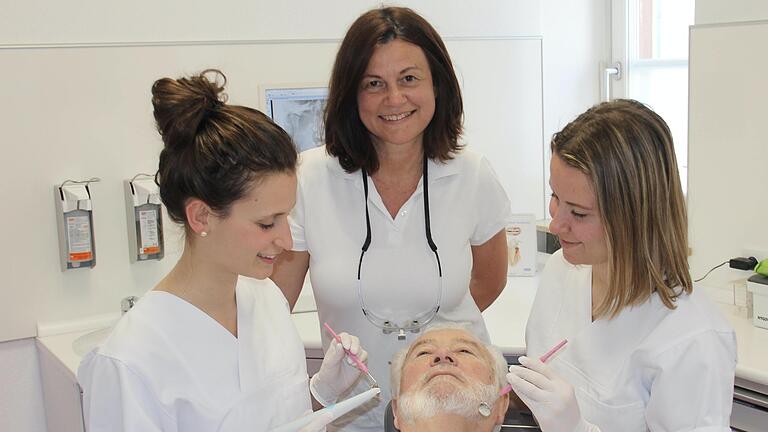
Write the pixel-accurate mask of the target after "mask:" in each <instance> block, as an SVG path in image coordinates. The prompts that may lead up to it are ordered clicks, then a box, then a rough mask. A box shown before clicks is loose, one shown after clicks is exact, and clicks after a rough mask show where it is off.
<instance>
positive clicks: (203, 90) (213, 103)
mask: <svg viewBox="0 0 768 432" xmlns="http://www.w3.org/2000/svg"><path fill="white" fill-rule="evenodd" d="M208 76H211V78H210V79H209V78H208ZM226 83H227V77H226V76H224V74H223V73H222V72H221V71H219V70H216V69H207V70H204V71H202V72H200V73H199V74H198V75H194V76H191V77H188V78H179V79H171V78H162V79H159V80H157V81H155V83H154V84H153V85H152V105H153V106H154V116H155V121H156V122H157V129H158V131H159V132H160V135H161V136H162V137H163V142H164V143H165V148H166V149H168V150H176V149H182V148H185V147H187V146H189V145H192V140H193V138H194V136H195V134H196V132H197V131H198V129H199V128H200V125H201V123H202V122H204V121H205V120H206V119H207V118H208V116H209V115H211V114H212V113H215V112H216V111H217V110H218V109H219V108H220V107H221V106H223V105H224V102H225V101H226V96H227V95H226V94H225V93H224V86H225V85H226Z"/></svg>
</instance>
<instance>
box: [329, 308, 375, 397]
mask: <svg viewBox="0 0 768 432" xmlns="http://www.w3.org/2000/svg"><path fill="white" fill-rule="evenodd" d="M323 327H325V329H326V330H328V332H329V333H330V334H331V336H333V338H334V339H336V342H338V343H341V337H340V336H339V335H337V334H336V332H335V331H333V329H332V328H331V326H329V325H328V323H323ZM342 348H344V347H343V346H342ZM344 352H346V353H347V357H349V358H350V360H352V362H353V363H355V366H357V368H358V369H360V371H361V372H363V373H364V374H366V375H367V376H368V379H370V380H371V388H374V387H378V386H379V384H378V383H377V382H376V379H375V378H374V377H373V375H371V372H370V371H368V366H367V365H366V364H365V363H363V362H362V361H361V360H360V358H359V357H358V356H356V355H355V354H353V353H352V352H351V351H350V350H348V349H346V348H344Z"/></svg>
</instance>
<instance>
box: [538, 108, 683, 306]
mask: <svg viewBox="0 0 768 432" xmlns="http://www.w3.org/2000/svg"><path fill="white" fill-rule="evenodd" d="M551 149H552V155H553V156H555V155H556V156H558V157H559V158H560V159H562V161H563V162H565V163H566V164H567V165H569V166H571V167H574V168H576V169H578V170H580V171H581V172H583V173H584V174H585V175H586V176H587V177H588V178H589V179H590V180H591V182H592V185H593V187H594V190H595V194H596V196H597V203H598V207H599V211H600V218H601V220H602V222H603V227H604V229H605V235H606V239H607V244H608V256H609V262H608V269H609V270H608V274H609V275H608V281H609V285H608V291H607V295H606V296H605V298H604V300H603V301H602V302H601V303H600V304H598V305H595V307H594V309H593V310H594V316H595V318H598V317H614V316H616V315H617V314H618V313H619V312H620V311H621V310H622V309H624V308H625V307H627V306H632V305H637V304H641V303H643V302H645V301H646V300H648V298H649V297H650V296H651V294H653V293H654V292H656V293H658V295H659V298H660V299H661V301H662V302H663V303H664V305H665V306H666V307H668V308H670V309H674V308H675V304H674V303H675V301H676V299H677V297H679V296H680V295H681V294H683V293H686V294H690V293H691V291H692V290H693V284H692V282H691V276H690V273H689V269H688V219H687V215H686V209H685V200H684V197H683V192H682V188H681V186H680V174H679V172H678V168H677V160H676V158H675V149H674V145H673V143H672V135H671V133H670V131H669V127H668V126H667V124H666V122H665V121H664V120H663V119H662V118H661V117H660V116H659V115H658V114H656V113H655V112H653V111H652V110H651V109H650V108H648V107H647V106H645V105H643V104H641V103H640V102H637V101H634V100H615V101H612V102H604V103H601V104H599V105H596V106H594V107H592V108H590V109H589V110H587V111H586V112H584V113H583V114H581V115H580V116H578V117H577V118H576V119H575V120H574V121H572V122H571V123H569V124H568V125H567V126H566V127H565V128H563V130H562V131H560V132H558V133H556V134H555V135H554V136H553V138H552V144H551Z"/></svg>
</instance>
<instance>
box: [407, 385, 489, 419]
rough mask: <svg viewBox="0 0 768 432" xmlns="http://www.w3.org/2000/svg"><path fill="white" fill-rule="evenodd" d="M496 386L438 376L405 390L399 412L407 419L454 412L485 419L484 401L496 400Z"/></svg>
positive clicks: (470, 417) (468, 417)
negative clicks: (419, 386)
mask: <svg viewBox="0 0 768 432" xmlns="http://www.w3.org/2000/svg"><path fill="white" fill-rule="evenodd" d="M496 392H497V390H496V387H495V386H493V385H482V384H479V383H473V384H470V385H466V384H465V383H462V382H460V381H458V380H456V379H453V378H450V377H448V378H447V379H446V378H441V377H435V378H433V379H432V380H430V381H429V382H428V383H427V385H425V386H424V387H422V388H420V389H418V390H413V391H410V392H407V393H404V394H401V395H400V397H399V398H398V401H397V407H398V416H399V417H400V418H401V419H402V420H403V421H405V422H407V423H411V424H412V423H414V422H416V421H419V420H426V419H429V418H432V417H435V416H436V415H440V414H453V415H458V416H460V417H464V418H466V419H468V420H476V421H479V420H482V419H484V417H482V416H480V415H479V413H478V406H479V404H480V402H484V401H491V402H492V401H493V400H495V396H496V394H497V393H496Z"/></svg>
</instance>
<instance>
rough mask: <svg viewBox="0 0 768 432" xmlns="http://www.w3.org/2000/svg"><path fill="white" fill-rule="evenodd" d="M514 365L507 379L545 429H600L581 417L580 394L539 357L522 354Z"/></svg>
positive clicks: (554, 431) (547, 431) (575, 431)
mask: <svg viewBox="0 0 768 432" xmlns="http://www.w3.org/2000/svg"><path fill="white" fill-rule="evenodd" d="M519 361H520V364H521V365H523V366H524V367H521V366H510V367H509V373H508V374H507V381H508V382H509V384H510V385H512V389H513V390H514V391H515V393H516V394H517V395H518V396H519V397H520V399H521V400H522V401H523V402H525V404H526V405H528V408H530V409H531V412H532V413H533V415H534V417H536V420H537V421H538V422H539V427H541V430H542V431H543V432H588V431H589V432H595V431H599V430H600V429H598V428H597V426H595V425H592V424H590V423H587V422H586V421H585V420H584V418H583V417H582V416H581V412H580V411H579V404H578V402H577V401H576V395H575V394H574V391H573V386H571V385H570V384H569V383H568V382H567V381H565V380H564V379H563V378H561V377H560V376H559V375H558V374H557V373H555V371H554V370H553V369H552V368H551V367H549V366H548V365H546V364H544V363H542V362H541V361H540V360H539V359H531V358H528V357H520V359H519Z"/></svg>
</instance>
